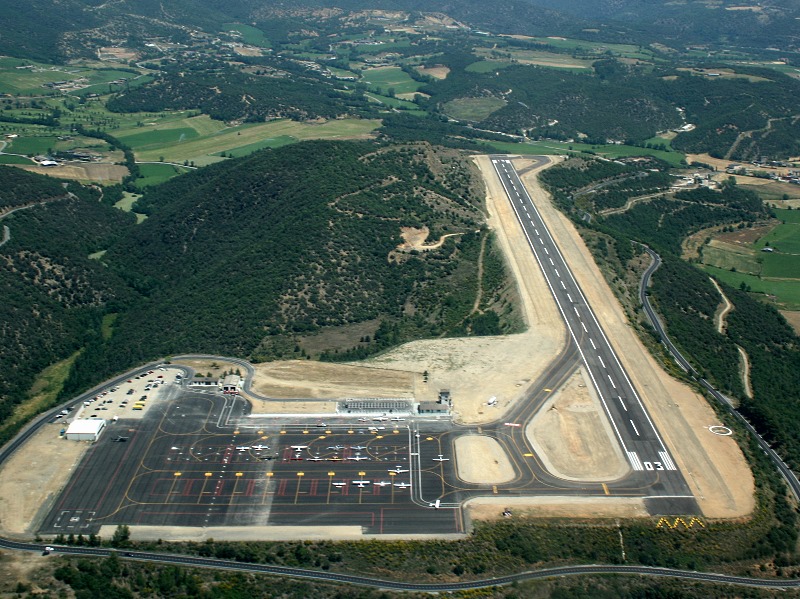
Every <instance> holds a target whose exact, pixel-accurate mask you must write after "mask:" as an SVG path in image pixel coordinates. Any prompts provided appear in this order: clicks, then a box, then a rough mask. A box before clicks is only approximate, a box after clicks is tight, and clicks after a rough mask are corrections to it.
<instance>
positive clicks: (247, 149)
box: [216, 135, 297, 158]
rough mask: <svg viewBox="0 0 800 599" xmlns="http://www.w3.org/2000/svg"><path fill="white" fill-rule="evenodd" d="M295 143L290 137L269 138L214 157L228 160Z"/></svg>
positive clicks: (219, 153)
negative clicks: (225, 157) (224, 157)
mask: <svg viewBox="0 0 800 599" xmlns="http://www.w3.org/2000/svg"><path fill="white" fill-rule="evenodd" d="M296 141H297V139H295V138H294V137H292V136H291V135H279V136H278V137H270V138H268V139H263V140H261V141H257V142H255V143H252V144H247V145H246V146H239V147H238V148H234V149H233V150H230V151H228V152H218V153H217V154H216V155H217V156H222V155H223V154H224V155H225V156H227V157H228V158H239V157H240V156H247V155H248V154H252V153H253V152H257V151H258V150H263V149H264V148H280V147H281V146H286V145H289V144H293V143H295V142H296Z"/></svg>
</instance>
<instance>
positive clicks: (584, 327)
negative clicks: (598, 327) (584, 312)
mask: <svg viewBox="0 0 800 599" xmlns="http://www.w3.org/2000/svg"><path fill="white" fill-rule="evenodd" d="M581 326H582V327H583V330H584V331H585V332H586V333H588V332H589V331H588V330H586V325H585V324H583V323H581Z"/></svg>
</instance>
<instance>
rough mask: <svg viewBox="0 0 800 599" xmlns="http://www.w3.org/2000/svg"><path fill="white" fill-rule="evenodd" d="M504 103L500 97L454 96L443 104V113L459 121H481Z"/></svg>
mask: <svg viewBox="0 0 800 599" xmlns="http://www.w3.org/2000/svg"><path fill="white" fill-rule="evenodd" d="M505 105H506V101H505V100H502V99H500V98H493V97H486V98H456V99H455V100H451V101H450V102H448V103H447V104H445V105H444V107H443V110H444V113H445V114H446V115H448V116H451V117H453V118H454V119H458V120H461V121H482V120H483V119H485V118H486V117H487V116H489V115H490V114H492V113H493V112H494V111H495V110H499V109H500V108H502V107H503V106H505Z"/></svg>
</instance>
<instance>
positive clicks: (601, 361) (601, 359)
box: [597, 356, 606, 368]
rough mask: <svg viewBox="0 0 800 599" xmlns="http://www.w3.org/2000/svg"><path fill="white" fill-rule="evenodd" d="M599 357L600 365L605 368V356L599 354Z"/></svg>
mask: <svg viewBox="0 0 800 599" xmlns="http://www.w3.org/2000/svg"><path fill="white" fill-rule="evenodd" d="M597 359H598V360H600V366H602V367H603V368H605V367H606V363H605V362H603V358H601V357H600V356H597Z"/></svg>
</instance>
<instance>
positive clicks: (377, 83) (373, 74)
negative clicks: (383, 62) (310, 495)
mask: <svg viewBox="0 0 800 599" xmlns="http://www.w3.org/2000/svg"><path fill="white" fill-rule="evenodd" d="M361 80H362V81H363V82H364V83H366V84H367V85H368V86H369V89H370V90H372V91H377V90H381V91H382V92H383V93H384V94H386V93H387V92H388V91H389V89H390V88H393V89H394V92H395V93H396V94H408V93H411V92H415V91H417V90H418V89H419V88H420V87H422V83H420V82H419V81H414V80H413V79H412V78H411V77H410V76H409V74H408V73H406V72H405V71H404V70H403V69H401V68H400V67H379V68H377V69H368V70H366V71H364V72H363V73H362V74H361Z"/></svg>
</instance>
